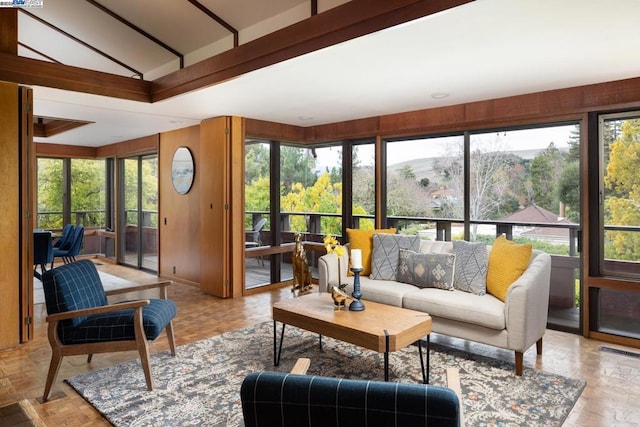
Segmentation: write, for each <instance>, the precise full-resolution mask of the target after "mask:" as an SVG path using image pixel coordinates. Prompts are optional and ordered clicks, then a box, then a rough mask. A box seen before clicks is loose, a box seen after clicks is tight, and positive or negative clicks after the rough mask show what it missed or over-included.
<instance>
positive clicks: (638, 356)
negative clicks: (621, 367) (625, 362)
mask: <svg viewBox="0 0 640 427" xmlns="http://www.w3.org/2000/svg"><path fill="white" fill-rule="evenodd" d="M598 350H600V351H604V352H607V353H614V354H619V355H622V356H629V357H635V358H636V359H640V353H634V352H633V351H627V350H620V349H619V348H613V347H607V346H605V345H601V346H600V347H599V348H598Z"/></svg>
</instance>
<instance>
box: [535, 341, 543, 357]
mask: <svg viewBox="0 0 640 427" xmlns="http://www.w3.org/2000/svg"><path fill="white" fill-rule="evenodd" d="M536 353H538V354H542V337H540V339H539V340H538V341H536Z"/></svg>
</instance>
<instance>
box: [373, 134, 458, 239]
mask: <svg viewBox="0 0 640 427" xmlns="http://www.w3.org/2000/svg"><path fill="white" fill-rule="evenodd" d="M463 142H464V137H463V136H462V135H454V136H439V137H424V138H411V139H402V140H389V141H387V142H386V154H387V156H386V157H387V162H386V172H387V173H386V223H387V226H389V227H396V228H397V229H398V232H400V233H403V234H419V235H421V236H422V237H423V238H429V239H435V238H437V237H438V233H439V232H440V233H441V234H442V232H444V231H445V230H446V240H450V238H451V230H452V227H453V230H454V232H455V233H460V232H462V224H461V223H459V222H457V221H454V222H453V223H452V221H451V220H462V218H463V217H464V161H463V160H464V157H463V153H464V151H463V148H464V144H463ZM440 218H442V219H445V218H446V219H447V220H449V221H447V222H446V223H444V222H443V223H442V224H446V228H445V229H443V228H442V227H440V228H439V227H438V219H440ZM439 230H440V231H439ZM440 237H441V238H442V240H445V235H444V234H443V235H442V236H440Z"/></svg>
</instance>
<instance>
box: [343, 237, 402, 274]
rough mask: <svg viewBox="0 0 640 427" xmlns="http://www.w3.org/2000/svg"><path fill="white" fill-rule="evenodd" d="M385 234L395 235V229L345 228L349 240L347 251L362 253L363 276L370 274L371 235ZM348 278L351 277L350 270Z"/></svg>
mask: <svg viewBox="0 0 640 427" xmlns="http://www.w3.org/2000/svg"><path fill="white" fill-rule="evenodd" d="M374 233H387V234H395V233H396V229H395V228H379V229H376V230H360V229H358V228H347V237H348V238H349V250H351V249H360V250H361V251H362V273H360V274H361V275H363V276H368V275H369V274H371V252H372V251H373V234H374ZM348 275H349V276H353V273H352V272H351V270H349V272H348Z"/></svg>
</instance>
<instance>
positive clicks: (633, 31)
mask: <svg viewBox="0 0 640 427" xmlns="http://www.w3.org/2000/svg"><path fill="white" fill-rule="evenodd" d="M464 3H466V4H464ZM43 4H44V6H43V7H42V8H28V9H23V10H21V11H20V13H18V42H19V48H18V55H19V56H20V57H22V58H29V59H35V60H38V61H45V62H46V63H51V64H56V63H58V64H64V65H65V66H72V67H80V68H83V69H89V70H96V71H101V72H105V73H110V74H114V75H118V76H124V77H120V78H122V79H126V81H127V82H129V81H130V82H131V83H127V85H131V86H132V87H136V88H139V87H145V88H150V90H151V91H152V92H153V91H154V90H160V89H162V88H163V87H174V88H176V87H179V88H180V89H179V90H176V91H175V92H174V93H175V95H174V93H170V95H171V96H168V95H167V96H168V97H166V98H165V97H164V96H157V97H155V98H154V97H153V96H151V99H157V100H156V101H155V102H148V101H144V100H133V99H135V98H130V99H122V98H120V97H116V96H105V95H108V93H106V92H105V93H102V94H96V92H95V91H93V92H92V91H90V90H88V91H86V92H90V93H83V92H82V91H78V90H68V88H65V87H62V88H54V87H47V86H55V85H53V84H48V83H47V84H42V83H40V84H33V83H32V82H28V81H27V82H26V83H27V84H31V85H33V87H34V112H35V114H36V115H39V116H44V117H47V118H64V119H71V120H73V121H74V122H76V123H77V122H87V123H88V124H86V125H83V126H77V127H73V128H72V129H71V130H66V131H64V132H59V133H56V134H54V135H49V136H40V137H36V141H39V142H51V143H61V144H71V145H83V146H101V145H105V144H110V143H114V142H120V141H123V140H128V139H133V138H137V137H141V136H146V135H150V134H154V133H158V132H162V131H167V130H171V129H175V128H180V127H185V126H188V125H191V124H196V123H199V122H200V121H201V120H203V119H206V118H209V117H214V116H219V115H239V116H243V117H250V118H255V119H261V120H268V121H274V122H280V123H287V124H292V125H297V126H312V125H317V124H324V123H332V122H340V121H345V120H351V119H357V118H364V117H371V116H378V115H384V114H391V113H397V112H403V111H412V110H419V109H425V108H432V107H438V106H445V105H453V104H459V103H464V102H473V101H479V100H484V99H492V98H498V97H505V96H511V95H518V94H524V93H530V92H538V91H544V90H551V89H558V88H565V87H572V86H579V85H585V84H591V83H599V82H605V81H613V80H620V79H625V78H631V77H640V60H638V59H637V55H635V51H636V50H637V45H638V42H640V26H639V25H637V22H636V21H637V16H639V15H640V2H638V1H637V0H615V1H610V0H587V1H585V0H563V1H561V2H558V1H557V0H476V1H471V2H468V3H467V2H465V1H458V2H456V1H453V0H437V1H436V0H422V1H419V0H393V1H391V0H390V1H388V2H384V6H381V4H382V3H378V2H376V1H374V0H352V1H350V2H349V1H344V0H326V1H323V0H318V1H317V2H315V1H309V0H269V1H258V0H233V1H231V0H198V1H195V0H172V1H155V0H136V1H134V2H132V1H125V0H109V1H105V0H85V1H79V0H44V3H43ZM426 4H429V7H432V8H433V9H434V10H436V11H437V10H441V11H440V12H437V13H423V14H422V15H424V16H422V17H417V18H416V16H415V14H414V15H412V14H411V13H408V12H409V11H413V10H417V9H419V8H420V7H422V8H423V9H425V10H426V9H427V7H426V6H424V5H426ZM456 4H460V5H459V6H457V7H451V8H449V6H455V5H456ZM382 7H387V8H388V9H389V10H393V9H397V11H396V12H397V13H396V14H395V15H394V14H392V13H387V14H383V13H379V14H378V17H375V16H373V17H368V16H367V12H368V11H371V10H378V11H379V10H380V8H382ZM354 10H355V11H357V10H360V11H361V15H362V16H361V17H359V19H360V21H357V22H356V20H355V19H356V18H354V17H353V15H354ZM316 12H317V15H315V16H313V15H314V14H315V13H316ZM341 14H349V15H350V16H351V18H350V19H351V21H349V20H345V21H344V22H346V23H347V24H349V25H347V26H346V27H344V28H340V33H339V34H338V32H337V30H336V28H339V25H340V24H341V19H340V16H342V15H341ZM403 16H406V17H407V18H406V19H404V18H403ZM381 17H382V18H381ZM323 19H324V20H323ZM375 19H377V21H376V23H375V25H374V24H372V22H374V20H375ZM403 20H407V21H408V22H401V21H403ZM307 23H308V25H307ZM345 25H346V24H345ZM389 25H391V26H389ZM292 26H293V27H292ZM334 27H335V28H334ZM365 27H366V28H370V29H373V30H375V31H373V30H372V31H367V30H366V28H365ZM387 27H389V28H387ZM324 28H326V32H327V34H325V35H323V34H322V31H320V30H319V29H324ZM363 28H365V29H363ZM350 29H353V31H352V33H353V35H349V32H350ZM337 34H338V35H337ZM296 37H301V40H300V43H307V47H306V48H305V49H306V50H305V51H298V50H296V49H294V48H292V47H291V46H292V45H291V44H289V45H287V44H286V43H284V44H283V45H282V46H283V47H282V48H281V49H280V50H278V51H276V50H274V51H273V52H270V54H269V55H264V57H254V58H250V57H251V55H252V54H255V52H259V51H260V52H268V51H269V45H270V44H274V45H277V44H278V43H283V42H282V40H283V39H285V38H288V39H289V43H290V42H291V41H292V40H291V39H295V38H296ZM302 37H304V39H302ZM293 41H295V40H293ZM236 46H237V47H236ZM274 49H275V48H274ZM218 58H220V59H219V60H218ZM247 58H249V59H247ZM234 61H236V62H235V63H236V64H239V65H237V66H236V67H235V68H234V69H229V70H228V72H227V73H226V74H225V73H224V72H220V73H219V74H218V75H215V73H213V72H211V71H210V70H213V69H215V67H216V66H217V64H220V63H225V64H226V63H234ZM242 61H245V62H242ZM247 63H248V64H249V65H248V66H245V65H243V64H247ZM3 64H4V65H3ZM6 64H7V61H4V60H3V61H2V62H0V79H2V78H3V76H5V75H10V74H11V73H10V72H9V71H7V69H8V68H9V66H8V65H6ZM29 64H30V63H29ZM27 68H29V67H27ZM56 70H57V69H56ZM70 70H71V71H70V74H69V76H70V77H69V80H73V78H74V77H73V76H75V74H73V72H74V70H76V69H70ZM3 73H4V74H3ZM198 73H200V74H198ZM45 74H46V73H45ZM194 75H199V76H205V75H206V76H208V77H207V78H208V80H207V79H205V78H201V79H199V80H198V79H194V78H191V80H189V78H190V77H188V76H194ZM212 75H214V78H212V77H211V76H212ZM27 77H28V76H27ZM27 77H24V75H23V77H22V78H24V79H25V80H28V78H27ZM141 79H142V80H141ZM34 81H37V82H45V81H47V82H48V80H45V79H44V77H42V76H40V80H34ZM178 81H181V82H183V81H188V84H186V83H185V84H182V86H179V85H177V84H176V82H178ZM136 82H137V83H136ZM21 83H25V81H22V82H21ZM87 84H89V83H87ZM136 85H137V86H136ZM171 85H174V86H171ZM96 86H99V85H96ZM158 93H160V92H158ZM167 93H169V92H167ZM47 120H49V119H47ZM43 123H44V122H43Z"/></svg>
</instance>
